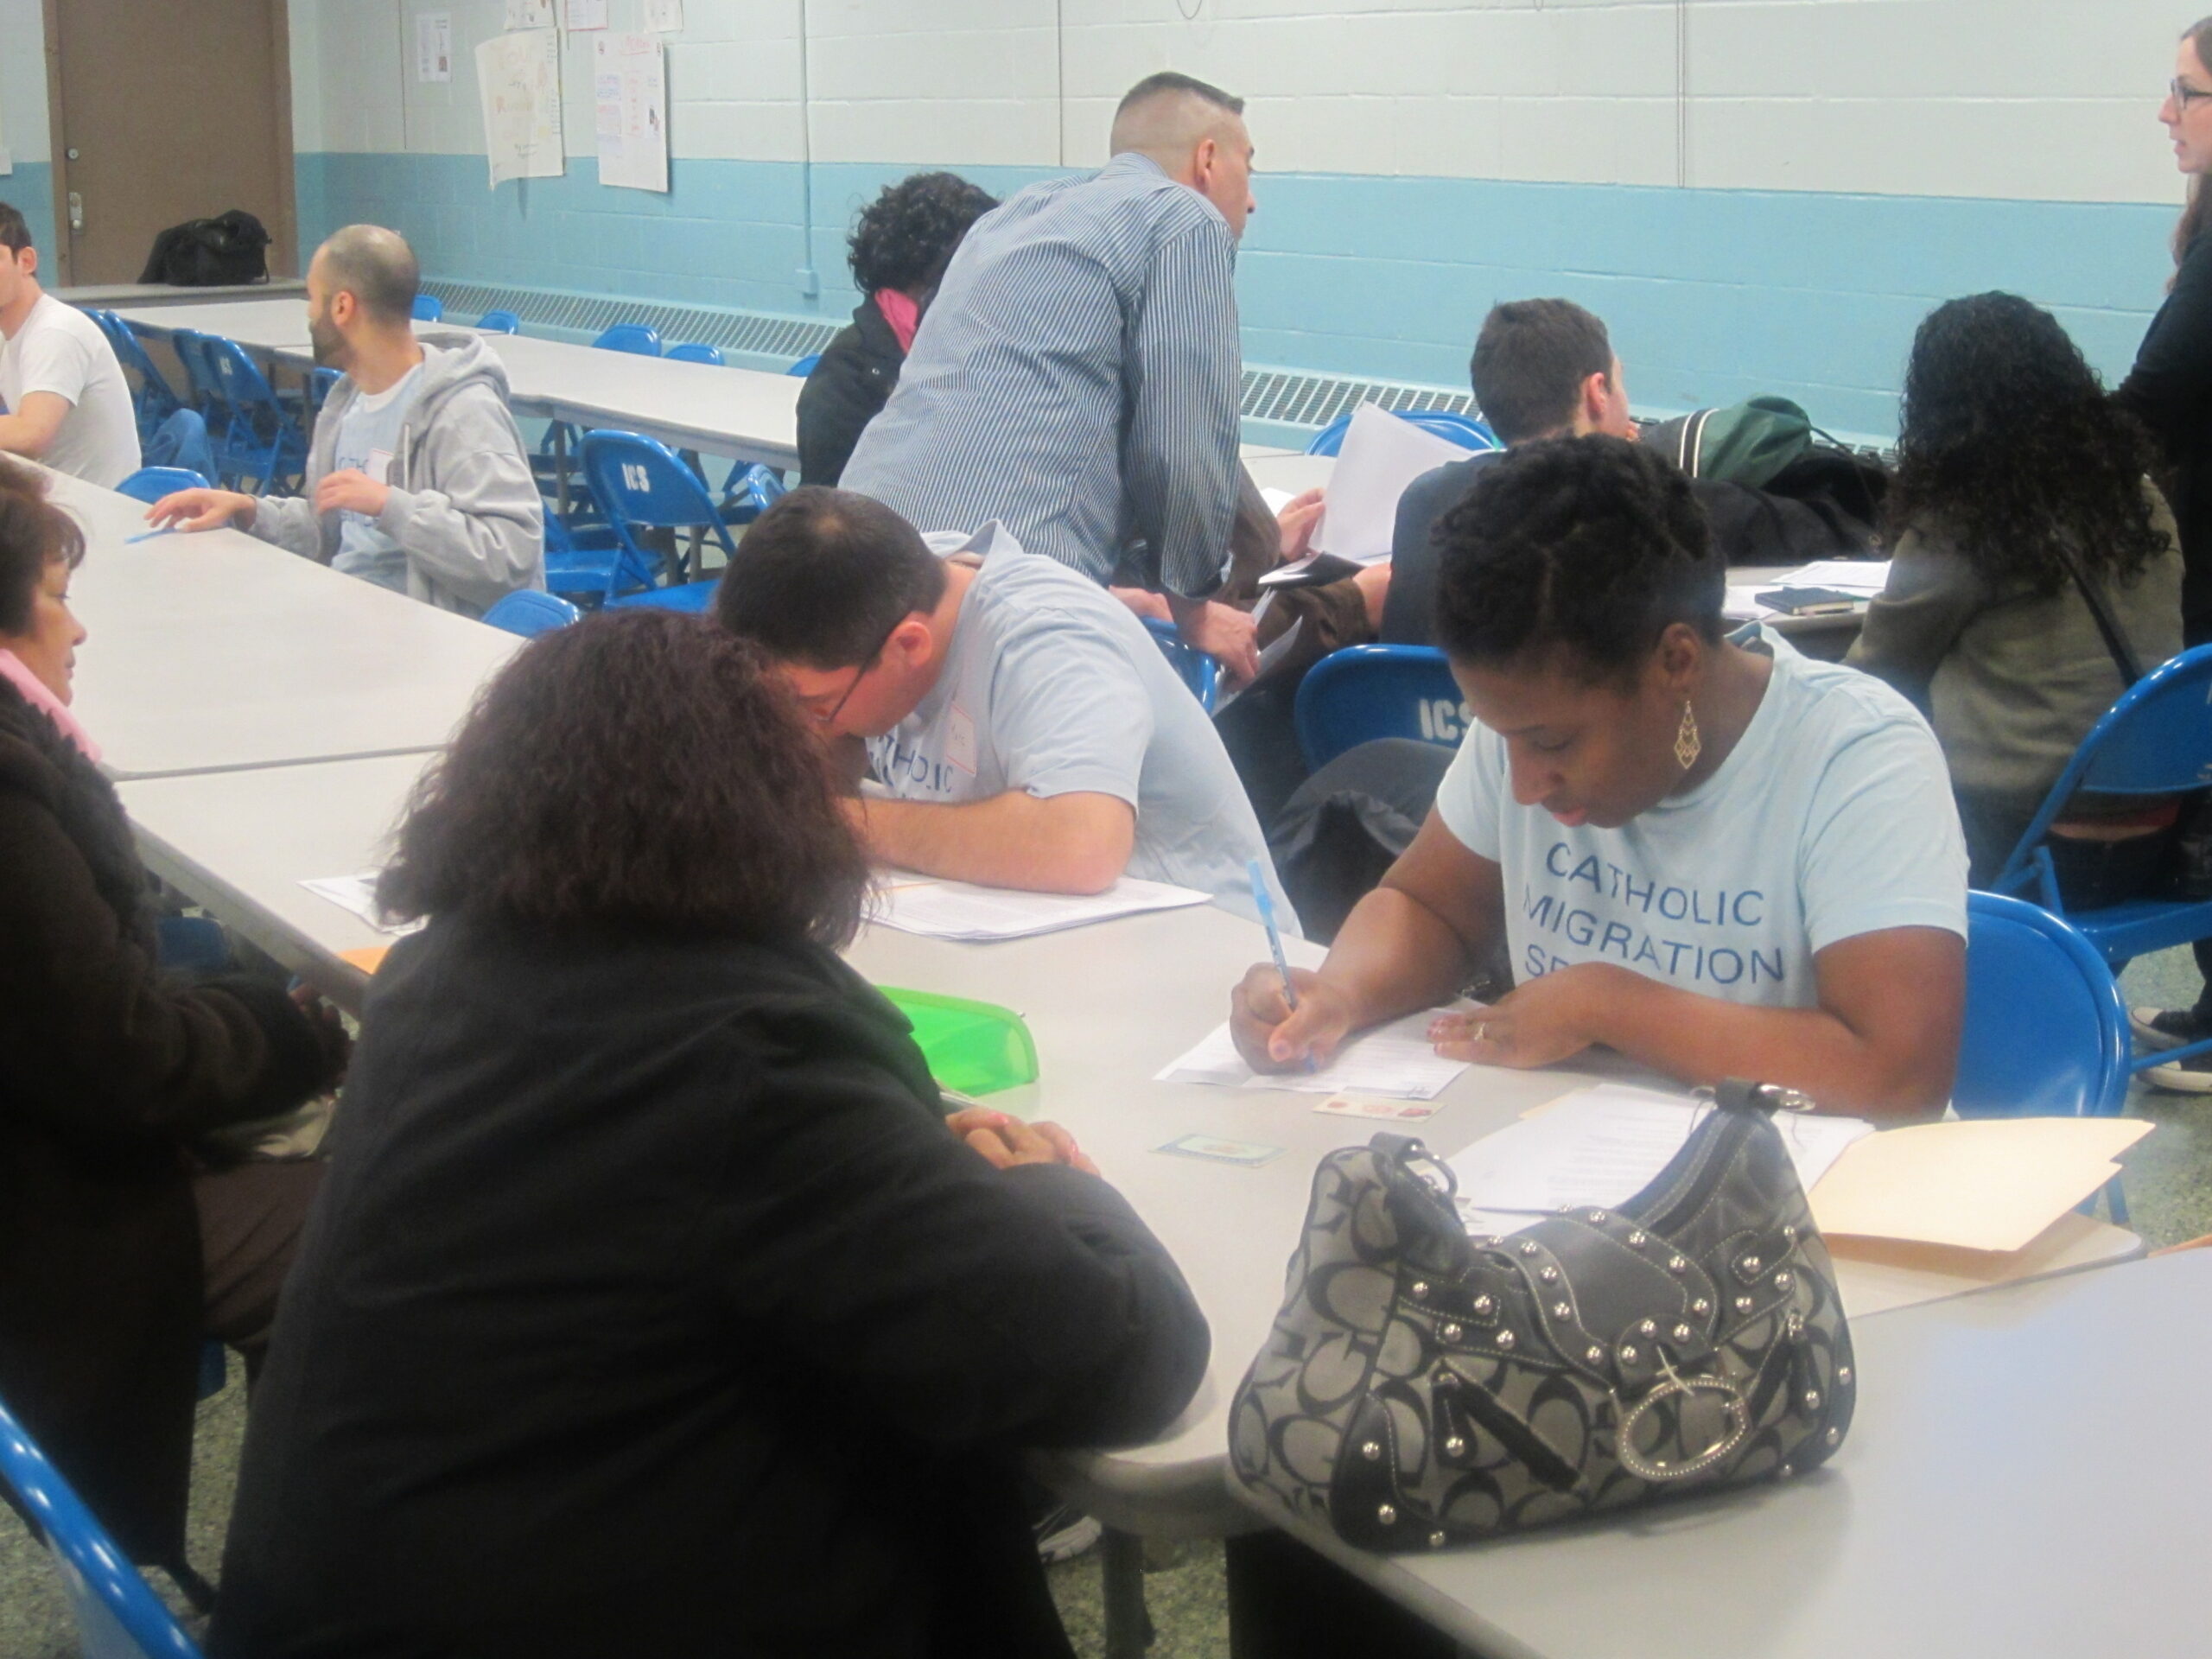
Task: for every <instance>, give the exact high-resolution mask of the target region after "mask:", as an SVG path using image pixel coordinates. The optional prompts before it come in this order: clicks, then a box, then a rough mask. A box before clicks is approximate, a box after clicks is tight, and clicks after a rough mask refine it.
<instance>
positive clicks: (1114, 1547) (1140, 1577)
mask: <svg viewBox="0 0 2212 1659" xmlns="http://www.w3.org/2000/svg"><path fill="white" fill-rule="evenodd" d="M1098 1561H1099V1570H1100V1573H1101V1576H1102V1577H1103V1580H1104V1587H1103V1604H1104V1611H1105V1624H1106V1659H1143V1656H1144V1654H1145V1651H1146V1649H1148V1648H1150V1647H1151V1646H1152V1637H1153V1630H1152V1613H1151V1611H1150V1610H1149V1609H1148V1608H1147V1607H1146V1606H1145V1605H1144V1540H1143V1539H1141V1538H1140V1537H1138V1536H1137V1535H1135V1533H1130V1532H1119V1531H1116V1529H1114V1528H1112V1527H1109V1528H1107V1529H1106V1535H1105V1536H1104V1537H1103V1538H1102V1539H1100V1540H1099V1543H1098Z"/></svg>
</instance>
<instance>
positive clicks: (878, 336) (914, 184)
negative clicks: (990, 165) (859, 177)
mask: <svg viewBox="0 0 2212 1659" xmlns="http://www.w3.org/2000/svg"><path fill="white" fill-rule="evenodd" d="M998 205H999V204H998V198H996V197H995V196H993V195H991V194H988V192H986V191H983V190H981V189H978V188H976V186H974V185H972V184H970V183H969V182H968V181H967V180H965V179H963V178H962V177H960V176H959V175H957V174H953V173H917V174H915V175H913V176H912V177H911V178H906V179H901V180H900V181H899V182H898V183H896V184H891V185H886V186H885V187H884V188H883V194H880V195H879V196H878V197H876V199H875V200H874V201H872V202H870V203H868V206H867V207H863V208H861V211H860V213H859V215H858V217H857V218H855V219H854V221H853V234H852V239H851V241H850V243H849V250H850V256H851V260H852V267H853V282H854V283H855V286H856V287H858V288H859V289H860V291H861V294H862V295H863V296H865V297H863V298H862V300H861V302H860V305H859V306H858V307H857V308H855V310H854V312H853V320H852V321H851V322H850V323H849V324H848V325H847V326H846V327H844V328H843V329H842V330H840V331H839V333H838V334H837V337H836V339H835V340H831V341H830V342H829V346H828V348H827V349H826V350H824V351H823V353H822V360H821V361H820V362H819V363H817V364H816V365H814V372H813V373H812V374H810V375H809V376H808V377H807V380H806V385H804V387H802V388H801V389H800V391H799V394H798V465H799V482H800V483H802V484H835V483H836V481H837V480H839V479H840V478H842V476H844V472H845V463H846V462H847V461H849V460H851V459H852V454H853V446H854V445H855V444H856V443H858V442H860V439H861V429H862V428H863V427H865V426H867V424H868V423H869V422H870V421H872V420H874V418H875V417H876V415H877V413H878V411H880V410H881V409H882V408H883V405H884V404H885V403H886V402H887V401H888V400H889V398H890V397H891V391H892V388H893V387H894V386H896V385H898V384H899V368H900V366H901V365H904V364H905V362H906V353H908V352H909V351H911V350H912V349H913V345H914V334H915V332H916V331H917V330H918V329H919V328H920V327H921V322H922V313H923V312H924V311H925V310H927V309H928V308H929V302H930V301H931V298H932V297H933V296H935V295H936V293H937V289H938V283H940V282H942V281H944V270H945V267H946V266H947V265H949V264H951V263H952V256H953V254H954V252H955V251H957V249H958V248H959V246H960V238H963V237H964V236H966V235H967V234H968V227H969V226H970V225H973V224H974V223H975V222H976V220H977V219H981V218H982V216H983V215H984V214H985V213H989V212H990V211H991V209H992V208H994V207H997V206H998Z"/></svg>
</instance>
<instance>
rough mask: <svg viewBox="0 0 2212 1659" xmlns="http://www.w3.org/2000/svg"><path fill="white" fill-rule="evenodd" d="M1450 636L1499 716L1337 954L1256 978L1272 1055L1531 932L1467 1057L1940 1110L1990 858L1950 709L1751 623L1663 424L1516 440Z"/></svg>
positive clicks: (1449, 621) (1344, 1028) (1460, 664)
mask: <svg viewBox="0 0 2212 1659" xmlns="http://www.w3.org/2000/svg"><path fill="white" fill-rule="evenodd" d="M1436 535H1437V541H1438V547H1439V554H1440V558H1439V569H1438V577H1437V615H1436V639H1437V643H1438V644H1439V645H1441V646H1442V647H1443V648H1444V653H1445V656H1446V658H1447V659H1448V661H1449V663H1450V666H1451V670H1452V678H1453V679H1454V680H1456V681H1457V682H1458V683H1459V693H1460V696H1463V697H1464V698H1465V700H1466V703H1467V706H1468V708H1469V709H1471V710H1472V711H1473V713H1474V716H1475V721H1474V723H1472V724H1471V725H1470V726H1469V728H1468V730H1467V735H1466V737H1465V740H1464V741H1462V742H1461V744H1460V746H1459V753H1458V755H1457V756H1456V757H1454V759H1453V760H1452V769H1451V770H1450V771H1449V772H1446V774H1445V777H1444V780H1443V782H1442V784H1441V785H1440V786H1439V787H1438V790H1437V793H1436V804H1435V807H1434V809H1433V810H1432V811H1431V812H1430V814H1429V816H1428V818H1427V821H1426V822H1425V823H1422V825H1421V829H1420V832H1419V833H1418V834H1417V835H1416V836H1414V842H1413V844H1412V845H1411V846H1410V847H1408V849H1406V851H1405V852H1404V853H1403V854H1402V855H1401V856H1400V857H1399V859H1398V861H1397V862H1396V863H1395V865H1393V866H1392V867H1391V868H1390V871H1389V874H1387V875H1386V876H1384V877H1383V884H1382V886H1381V887H1377V888H1376V890H1375V891H1374V892H1372V893H1369V894H1368V895H1367V896H1366V897H1365V898H1364V899H1361V900H1360V901H1359V903H1358V905H1357V906H1355V907H1354V909H1353V910H1352V912H1351V916H1350V917H1349V918H1347V919H1346V920H1345V922H1344V926H1343V928H1342V929H1341V930H1340V931H1338V934H1337V936H1336V938H1335V941H1334V942H1333V943H1332V945H1331V947H1330V950H1329V957H1328V960H1327V961H1326V962H1325V963H1322V965H1321V967H1320V968H1319V970H1317V971H1307V970H1306V969H1295V968H1294V969H1291V974H1290V976H1291V981H1292V985H1293V988H1294V990H1295V991H1296V993H1297V1001H1296V1004H1295V1006H1293V1004H1292V1003H1291V1001H1289V999H1288V998H1287V997H1286V996H1285V995H1284V994H1283V985H1282V981H1281V976H1279V975H1278V974H1277V972H1276V970H1275V969H1274V968H1273V967H1272V966H1268V965H1267V964H1262V965H1260V966H1258V967H1255V968H1254V969H1252V970H1251V971H1250V972H1249V974H1247V975H1246V976H1245V977H1244V980H1243V983H1242V984H1241V985H1239V986H1238V987H1237V988H1236V991H1235V993H1234V994H1233V995H1232V996H1231V998H1230V1030H1231V1032H1232V1033H1233V1034H1234V1035H1235V1037H1236V1042H1237V1045H1238V1046H1239V1048H1240V1049H1241V1050H1242V1051H1243V1054H1244V1057H1245V1058H1246V1060H1247V1061H1248V1062H1249V1063H1250V1064H1251V1065H1253V1066H1254V1067H1255V1068H1256V1069H1260V1070H1264V1071H1287V1070H1290V1069H1292V1068H1294V1067H1296V1066H1299V1065H1303V1064H1304V1063H1305V1062H1306V1060H1307V1058H1309V1057H1318V1058H1327V1057H1328V1056H1329V1055H1331V1054H1332V1053H1333V1052H1335V1051H1336V1049H1337V1047H1338V1046H1339V1045H1340V1044H1341V1043H1342V1042H1343V1041H1344V1039H1345V1038H1346V1037H1347V1036H1349V1035H1350V1034H1351V1033H1353V1032H1356V1031H1359V1030H1361V1029H1363V1028H1365V1027H1370V1026H1374V1025H1376V1024H1379V1023H1381V1022H1383V1021H1384V1020H1395V1019H1398V1018H1401V1017H1402V1016H1403V1015H1406V1014H1412V1013H1414V1012H1416V1011H1417V1010H1420V1009H1422V1008H1429V1007H1435V1006H1436V1005H1437V1004H1438V1003H1440V1002H1442V1001H1446V1000H1447V999H1449V998H1450V997H1451V996H1452V995H1453V994H1454V993H1455V992H1456V991H1458V989H1459V988H1460V987H1461V986H1463V985H1465V984H1466V983H1467V982H1468V981H1469V979H1470V977H1471V976H1472V975H1473V974H1474V973H1476V972H1477V971H1479V970H1480V969H1483V968H1484V967H1485V966H1486V965H1487V964H1489V963H1491V962H1492V961H1493V960H1494V959H1495V958H1494V953H1495V952H1497V950H1499V949H1500V948H1501V947H1503V949H1504V950H1505V952H1506V955H1507V957H1508V960H1509V962H1510V971H1511V974H1512V976H1513V982H1514V983H1513V988H1512V989H1511V991H1510V993H1508V994H1507V995H1504V996H1502V997H1500V998H1498V999H1497V1001H1495V1002H1494V1003H1492V1004H1491V1006H1490V1007H1486V1008H1483V1009H1480V1010H1478V1011H1477V1012H1475V1013H1473V1014H1467V1015H1464V1016H1462V1015H1456V1014H1455V1015H1447V1016H1445V1017H1443V1018H1441V1019H1440V1020H1437V1021H1436V1023H1435V1024H1434V1025H1433V1027H1431V1030H1430V1033H1429V1036H1430V1039H1431V1040H1432V1041H1433V1043H1434V1044H1435V1045H1436V1048H1437V1052H1439V1053H1440V1054H1445V1055H1448V1056H1450V1057H1451V1058H1456V1059H1465V1060H1472V1061H1477V1062H1479V1063H1481V1064H1484V1065H1512V1066H1537V1065H1551V1064H1553V1063H1554V1062H1555V1061H1560V1060H1565V1059H1569V1058H1573V1056H1575V1055H1577V1054H1580V1053H1581V1052H1583V1051H1584V1050H1586V1049H1588V1048H1591V1047H1593V1046H1600V1045H1602V1046H1606V1047H1609V1048H1612V1049H1614V1050H1617V1051H1618V1052H1620V1053H1622V1054H1624V1055H1626V1056H1627V1057H1629V1058H1630V1059H1633V1060H1637V1061H1638V1062H1640V1063H1642V1064H1643V1065H1647V1066H1650V1067H1652V1068H1653V1069H1655V1070H1657V1071H1664V1072H1666V1073H1667V1074H1669V1076H1671V1077H1679V1078H1681V1080H1682V1081H1684V1082H1686V1083H1694V1084H1706V1083H1713V1082H1717V1081H1718V1080H1719V1079H1720V1078H1723V1077H1760V1078H1764V1079H1766V1080H1768V1081H1770V1082H1774V1083H1781V1084H1788V1085H1789V1086H1790V1087H1792V1088H1796V1089H1802V1090H1804V1091H1805V1092H1806V1093H1808V1094H1809V1095H1811V1096H1813V1098H1814V1099H1815V1100H1816V1101H1818V1102H1819V1103H1821V1105H1822V1106H1824V1107H1828V1108H1831V1109H1835V1110H1840V1111H1849V1112H1859V1113H1866V1114H1869V1115H1887V1116H1899V1115H1919V1114H1926V1113H1930V1112H1936V1111H1941V1110H1942V1107H1943V1103H1944V1102H1945V1100H1946V1099H1948V1096H1949V1094H1950V1089H1951V1075H1952V1071H1953V1070H1954V1068H1955V1065H1956V1064H1957V1060H1958V1046H1959V1020H1960V1011H1961V1003H1962V997H1963V991H1964V985H1965V962H1966V952H1965V948H1964V946H1965V933H1966V852H1965V849H1963V848H1962V847H1961V845H1960V842H1959V829H1958V817H1957V814H1956V813H1955V810H1953V808H1952V805H1951V800H1950V793H1949V791H1948V790H1947V789H1946V788H1945V787H1944V782H1943V760H1942V754H1941V753H1939V752H1938V751H1937V749H1936V741H1935V739H1934V738H1933V737H1932V736H1931V735H1930V734H1929V730H1928V727H1927V724H1926V722H1924V721H1922V719H1921V718H1920V716H1919V715H1916V714H1915V713H1914V712H1913V711H1912V709H1911V707H1910V705H1909V704H1908V703H1907V702H1905V701H1904V698H1903V697H1900V696H1897V693H1896V692H1894V691H1892V690H1890V689H1889V688H1888V687H1887V686H1885V685H1882V684H1880V683H1878V682H1876V681H1874V680H1872V679H1869V678H1868V677H1866V675H1864V674H1859V673H1854V672H1853V671H1851V670H1849V669H1847V668H1844V667H1842V666H1841V665H1840V664H1834V663H1816V662H1812V661H1809V660H1808V659H1807V658H1803V657H1802V656H1800V655H1798V653H1797V652H1795V651H1792V650H1791V649H1790V648H1789V645H1788V644H1787V643H1785V642H1783V641H1782V640H1780V639H1778V638H1777V637H1774V636H1770V635H1768V634H1766V633H1765V632H1763V631H1762V632H1755V633H1752V634H1750V635H1731V634H1730V633H1729V632H1727V631H1726V628H1725V626H1724V625H1723V623H1722V621H1721V605H1722V602H1723V600H1724V597H1725V594H1726V582H1727V577H1728V573H1727V568H1726V563H1725V561H1724V560H1723V559H1722V557H1721V556H1720V555H1719V552H1718V551H1717V550H1715V549H1714V547H1713V540H1712V532H1711V530H1710V528H1709V527H1708V525H1707V522H1706V518H1705V515H1704V514H1703V512H1700V510H1699V507H1698V505H1697V501H1696V499H1695V497H1694V496H1693V495H1692V494H1691V493H1690V487H1689V480H1687V479H1685V478H1684V477H1683V476H1682V475H1681V473H1679V472H1677V471H1676V470H1675V468H1674V467H1673V466H1671V465H1670V464H1669V462H1668V461H1665V460H1664V459H1663V458H1662V457H1661V456H1659V455H1657V454H1654V453H1652V452H1651V451H1650V450H1649V449H1647V448H1645V447H1644V446H1643V445H1641V444H1636V443H1630V442H1624V441H1623V440H1622V439H1619V438H1614V437H1604V436H1592V437H1583V438H1554V439H1547V440H1538V441H1536V442H1530V443H1527V444H1523V445H1520V446H1517V447H1516V448H1514V449H1512V450H1510V452H1508V453H1507V454H1505V455H1504V456H1503V457H1502V458H1501V459H1500V460H1499V461H1497V463H1496V464H1495V465H1494V466H1493V467H1491V469H1490V471H1489V472H1488V474H1486V475H1485V476H1484V480H1483V485H1482V487H1481V488H1480V489H1478V490H1473V491H1471V492H1469V493H1468V495H1467V497H1466V499H1465V500H1463V501H1462V502H1461V503H1460V504H1459V505H1458V506H1457V507H1454V508H1453V509H1452V511H1451V512H1449V513H1447V514H1446V516H1445V518H1444V519H1443V520H1442V522H1441V524H1440V525H1439V527H1438V530H1437V532H1436Z"/></svg>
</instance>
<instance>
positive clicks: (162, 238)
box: [138, 207, 269, 288]
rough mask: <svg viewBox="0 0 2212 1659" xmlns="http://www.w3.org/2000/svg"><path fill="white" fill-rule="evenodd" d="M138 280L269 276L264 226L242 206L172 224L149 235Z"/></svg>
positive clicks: (179, 284) (198, 281)
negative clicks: (151, 241)
mask: <svg viewBox="0 0 2212 1659" xmlns="http://www.w3.org/2000/svg"><path fill="white" fill-rule="evenodd" d="M138 280H139V281H140V282H142V283H168V284H169V285H170V286H171V287H173V288H222V287H227V286H229V285H231V284H233V283H265V282H267V281H268V280H269V232H267V231H266V230H264V229H263V228H262V224H261V221H260V220H259V219H256V218H255V217H254V216H253V215H252V214H251V213H247V212H246V211H245V209H244V208H242V207H233V208H232V209H231V211H230V212H229V213H219V214H217V215H216V216H215V217H214V218H213V219H188V220H187V221H186V222H185V223H183V224H181V225H172V226H169V227H168V229H167V230H166V231H163V232H162V233H161V234H160V235H159V236H157V237H156V238H154V249H153V251H152V252H151V253H149V254H148V255H147V256H146V269H145V270H143V271H142V272H140V273H139V277H138Z"/></svg>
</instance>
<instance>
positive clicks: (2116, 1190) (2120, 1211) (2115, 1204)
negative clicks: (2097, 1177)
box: [2105, 1175, 2127, 1227]
mask: <svg viewBox="0 0 2212 1659" xmlns="http://www.w3.org/2000/svg"><path fill="white" fill-rule="evenodd" d="M2105 1209H2106V1211H2107V1212H2108V1213H2109V1214H2110V1215H2111V1217H2112V1224H2113V1226H2115V1227H2125V1226H2126V1225H2127V1192H2126V1188H2125V1187H2123V1186H2122V1185H2120V1177H2119V1176H2117V1175H2115V1176H2113V1178H2112V1179H2110V1180H2108V1181H2107V1182H2106V1183H2105Z"/></svg>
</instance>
